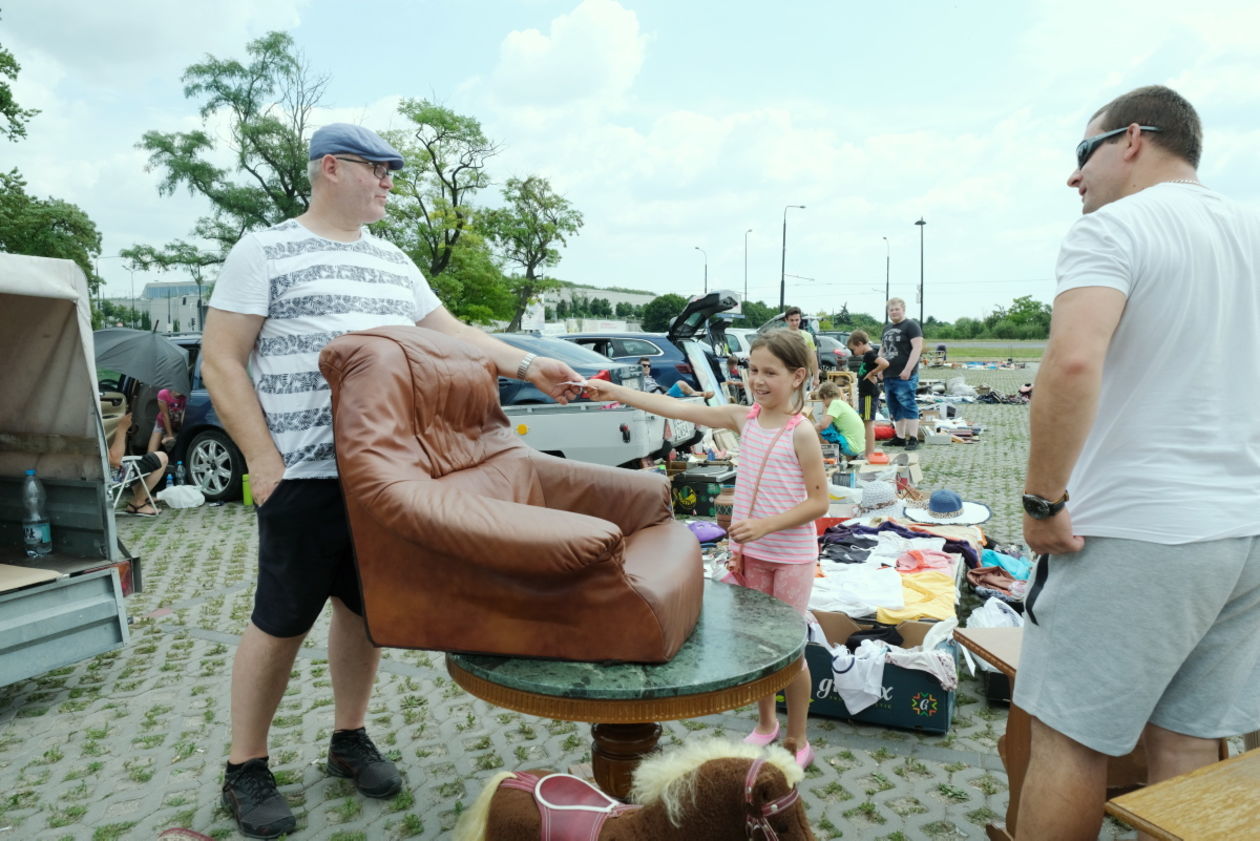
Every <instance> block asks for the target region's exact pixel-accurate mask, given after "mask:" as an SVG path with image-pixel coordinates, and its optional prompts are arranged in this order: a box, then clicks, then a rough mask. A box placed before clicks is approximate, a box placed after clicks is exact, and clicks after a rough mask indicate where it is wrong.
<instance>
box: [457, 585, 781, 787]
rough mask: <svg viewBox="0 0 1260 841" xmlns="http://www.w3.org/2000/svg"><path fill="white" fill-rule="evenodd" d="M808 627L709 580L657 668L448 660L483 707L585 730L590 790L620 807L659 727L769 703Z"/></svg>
mask: <svg viewBox="0 0 1260 841" xmlns="http://www.w3.org/2000/svg"><path fill="white" fill-rule="evenodd" d="M804 652H805V620H804V619H803V618H802V617H801V615H800V614H799V613H797V612H796V610H794V609H793V608H792V607H790V606H788V605H787V604H785V603H783V602H781V601H779V600H778V599H775V598H773V597H771V596H767V595H766V594H764V593H760V592H758V591H756V590H749V589H747V588H744V587H734V586H730V585H727V584H721V583H718V582H715V581H706V582H705V588H704V606H703V609H702V610H701V612H700V621H699V622H698V623H697V624H696V629H695V631H694V632H693V633H692V635H691V638H690V639H688V640H687V642H686V643H684V644H683V647H682V648H681V649H679V651H678V653H677V654H676V655H675V656H674V659H673V660H670V661H669V662H668V663H662V664H659V665H643V664H637V663H616V664H604V663H587V662H572V661H566V660H539V659H532V658H527V657H494V656H489V655H481V654H447V655H446V668H447V671H448V672H449V673H450V675H451V677H452V678H454V680H455V682H456V683H457V684H459V685H460V686H461V687H463V688H464V690H466V691H467V692H469V693H471V694H473V695H476V696H477V697H478V698H481V699H482V700H484V701H488V702H489V703H491V704H495V705H496V706H500V707H506V708H507V709H510V710H516V711H518V712H523V713H529V714H530V715H537V716H542V717H545V718H557V719H562V720H564V721H588V722H592V723H593V724H592V727H591V734H592V736H593V737H594V744H593V745H592V746H591V760H592V766H593V768H594V773H595V781H596V782H597V783H598V784H599V785H600V787H601V788H602V789H603V790H604V791H606V792H608V793H609V794H610V795H612V796H614V797H621V798H624V797H625V796H626V795H627V794H628V793H629V790H630V781H631V777H632V775H633V773H634V769H635V767H636V766H637V765H638V763H639V761H640V760H641V759H642V758H643V757H644V756H646V755H647V754H649V753H651V752H652V751H653V750H654V749H655V748H656V743H657V740H658V739H659V738H660V734H661V726H660V724H659V723H658V722H661V721H672V720H675V719H682V718H695V717H696V716H702V715H710V714H712V713H717V712H723V711H725V710H731V709H734V708H736V707H742V706H743V705H745V704H749V703H752V702H753V701H756V700H757V699H759V698H764V697H765V696H767V695H773V694H774V693H775V692H778V691H779V690H780V689H782V688H784V687H785V686H787V685H788V683H790V682H791V681H792V678H794V677H795V676H796V674H797V672H798V671H799V670H800V669H801V668H803V667H804V664H803V662H802V661H803V657H804Z"/></svg>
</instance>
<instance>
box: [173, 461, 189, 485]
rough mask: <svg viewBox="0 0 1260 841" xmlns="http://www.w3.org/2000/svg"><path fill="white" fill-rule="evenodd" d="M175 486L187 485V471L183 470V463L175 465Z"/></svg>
mask: <svg viewBox="0 0 1260 841" xmlns="http://www.w3.org/2000/svg"><path fill="white" fill-rule="evenodd" d="M175 484H177V485H187V484H188V471H186V470H185V469H184V463H183V462H182V461H181V462H179V463H178V464H176V465H175Z"/></svg>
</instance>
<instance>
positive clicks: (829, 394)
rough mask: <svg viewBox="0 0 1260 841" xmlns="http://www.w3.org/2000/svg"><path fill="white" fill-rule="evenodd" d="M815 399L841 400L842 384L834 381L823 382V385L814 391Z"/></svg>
mask: <svg viewBox="0 0 1260 841" xmlns="http://www.w3.org/2000/svg"><path fill="white" fill-rule="evenodd" d="M814 399H816V400H826V401H828V402H830V401H832V400H839V399H840V386H838V385H836V384H835V383H832V382H826V383H823V384H822V385H820V386H818V389H817V390H816V391H815V392H814Z"/></svg>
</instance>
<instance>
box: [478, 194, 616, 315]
mask: <svg viewBox="0 0 1260 841" xmlns="http://www.w3.org/2000/svg"><path fill="white" fill-rule="evenodd" d="M503 198H504V200H505V202H506V205H505V206H504V207H502V208H497V209H495V210H488V211H486V212H484V213H483V214H481V217H480V224H481V226H482V227H483V228H484V229H485V231H486V232H487V235H488V236H489V237H490V239H491V241H493V242H494V244H495V245H496V247H497V248H498V249H499V252H500V253H501V254H502V255H503V257H504V258H505V259H507V260H508V261H510V262H512V263H515V264H517V265H518V266H520V267H521V269H522V270H523V271H524V274H523V275H522V276H521V277H518V278H514V279H513V280H512V281H510V282H509V287H510V288H511V290H512V293H513V294H514V295H515V296H516V313H515V314H514V315H513V316H512V323H511V324H510V325H509V326H508V330H519V329H520V327H521V317H522V316H523V315H524V314H525V308H526V307H528V306H529V304H530V302H531V301H534V300H537V298H538V297H539V296H540V295H542V293H543V292H545V291H546V290H548V289H554V288H556V287H557V286H558V285H559V284H558V283H557V282H556V281H554V280H548V279H547V278H545V277H543V276H542V275H541V274H540V273H539V270H540V269H543V268H549V267H551V266H555V265H557V264H559V262H560V248H559V246H561V245H564V244H565V243H566V242H567V239H566V237H569V236H572V235H573V234H576V233H577V232H578V230H579V229H580V228H581V227H582V214H581V213H579V212H578V211H577V210H574V209H573V206H572V205H571V204H570V203H569V200H568V199H566V198H564V197H563V196H561V195H558V194H556V193H555V192H554V191H553V190H552V189H551V184H550V183H549V182H548V181H547V179H545V178H540V177H539V176H537V175H531V176H529V177H528V178H525V179H520V178H509V179H508V181H507V185H506V186H505V187H504V188H503ZM610 314H611V308H610Z"/></svg>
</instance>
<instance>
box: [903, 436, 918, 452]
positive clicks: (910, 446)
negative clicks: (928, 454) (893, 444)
mask: <svg viewBox="0 0 1260 841" xmlns="http://www.w3.org/2000/svg"><path fill="white" fill-rule="evenodd" d="M906 449H907V450H917V449H919V439H918V438H907V439H906Z"/></svg>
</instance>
